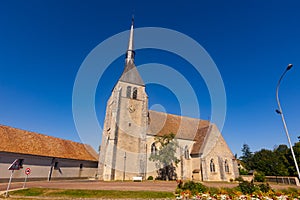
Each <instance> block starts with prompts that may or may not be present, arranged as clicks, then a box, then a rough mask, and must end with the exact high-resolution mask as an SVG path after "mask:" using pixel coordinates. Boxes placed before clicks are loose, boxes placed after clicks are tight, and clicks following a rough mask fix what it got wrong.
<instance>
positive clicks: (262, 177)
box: [254, 172, 266, 182]
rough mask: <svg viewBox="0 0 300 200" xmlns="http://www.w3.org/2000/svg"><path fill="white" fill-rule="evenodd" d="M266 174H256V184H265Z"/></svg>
mask: <svg viewBox="0 0 300 200" xmlns="http://www.w3.org/2000/svg"><path fill="white" fill-rule="evenodd" d="M265 178H266V177H265V174H264V173H262V172H257V173H255V174H254V181H256V182H265Z"/></svg>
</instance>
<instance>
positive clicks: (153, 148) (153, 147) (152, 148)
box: [151, 143, 157, 155]
mask: <svg viewBox="0 0 300 200" xmlns="http://www.w3.org/2000/svg"><path fill="white" fill-rule="evenodd" d="M156 152H157V149H156V146H155V143H153V144H152V145H151V154H152V155H155V154H156Z"/></svg>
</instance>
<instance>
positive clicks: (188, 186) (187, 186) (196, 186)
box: [182, 181, 207, 195]
mask: <svg viewBox="0 0 300 200" xmlns="http://www.w3.org/2000/svg"><path fill="white" fill-rule="evenodd" d="M182 189H183V190H189V191H191V193H192V194H193V195H195V194H197V193H203V192H206V190H207V188H206V187H205V186H204V185H202V184H201V183H195V182H194V181H188V182H186V183H184V185H183V186H182Z"/></svg>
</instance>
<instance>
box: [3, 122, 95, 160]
mask: <svg viewBox="0 0 300 200" xmlns="http://www.w3.org/2000/svg"><path fill="white" fill-rule="evenodd" d="M0 138H1V143H0V151H2V152H11V153H21V154H31V155H38V156H47V157H55V158H67V159H75V160H87V161H97V160H98V159H97V158H98V156H97V153H96V152H95V150H94V149H93V148H92V147H91V146H89V145H85V144H82V143H78V142H73V141H70V140H63V139H60V138H55V137H51V136H47V135H42V134H38V133H34V132H30V131H25V130H21V129H17V128H12V127H9V126H4V125H0Z"/></svg>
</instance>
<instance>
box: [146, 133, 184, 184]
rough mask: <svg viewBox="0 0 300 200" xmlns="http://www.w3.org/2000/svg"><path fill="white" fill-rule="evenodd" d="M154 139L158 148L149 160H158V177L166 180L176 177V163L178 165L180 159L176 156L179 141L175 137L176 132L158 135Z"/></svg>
mask: <svg viewBox="0 0 300 200" xmlns="http://www.w3.org/2000/svg"><path fill="white" fill-rule="evenodd" d="M154 141H155V142H154V143H155V146H156V147H157V149H158V150H157V151H156V152H155V153H151V155H150V157H149V160H150V161H153V162H156V167H157V168H158V169H159V170H158V178H159V179H164V180H168V179H174V178H176V174H175V167H174V165H175V166H176V167H177V164H178V163H179V162H180V159H179V158H177V157H176V151H177V148H178V142H177V141H176V139H175V134H173V133H170V134H166V135H163V136H156V137H155V138H154ZM174 176H175V177H174Z"/></svg>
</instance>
